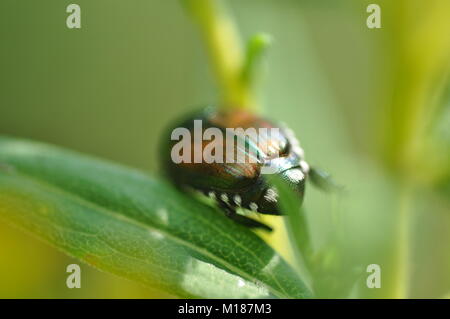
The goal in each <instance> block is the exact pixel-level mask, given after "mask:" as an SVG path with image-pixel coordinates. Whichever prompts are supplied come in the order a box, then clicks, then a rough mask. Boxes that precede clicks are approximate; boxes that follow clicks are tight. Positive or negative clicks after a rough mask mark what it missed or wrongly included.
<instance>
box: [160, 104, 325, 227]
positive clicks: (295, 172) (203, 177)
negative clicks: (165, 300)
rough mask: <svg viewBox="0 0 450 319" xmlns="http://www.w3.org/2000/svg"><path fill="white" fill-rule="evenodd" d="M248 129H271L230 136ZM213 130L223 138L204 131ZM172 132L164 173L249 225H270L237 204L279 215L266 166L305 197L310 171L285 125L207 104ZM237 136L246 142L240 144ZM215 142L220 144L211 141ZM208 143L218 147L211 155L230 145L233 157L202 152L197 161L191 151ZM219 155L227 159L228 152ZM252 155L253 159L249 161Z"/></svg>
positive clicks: (185, 188)
mask: <svg viewBox="0 0 450 319" xmlns="http://www.w3.org/2000/svg"><path fill="white" fill-rule="evenodd" d="M199 123H200V124H201V126H200V127H199V125H198V124H199ZM249 128H253V129H255V130H258V133H259V132H260V131H264V129H266V131H264V132H267V130H269V131H270V132H271V134H258V135H257V140H255V137H254V136H251V135H242V134H241V133H242V131H240V132H241V133H239V134H238V133H236V132H235V131H234V132H232V133H231V134H230V135H228V133H229V131H230V129H243V130H247V129H249ZM177 129H178V133H176V132H177V131H176V130H177ZM211 129H216V132H217V129H218V130H219V131H220V132H222V133H223V134H222V138H217V136H216V139H215V140H213V139H212V135H213V134H208V132H211ZM260 129H263V130H260ZM170 132H171V133H170V136H166V139H165V140H164V149H163V150H162V154H163V158H162V160H163V168H164V171H165V173H166V175H167V176H168V177H169V179H170V180H171V181H172V182H173V183H174V184H175V186H177V187H178V188H180V189H183V190H189V189H191V190H195V191H197V192H201V193H202V194H204V195H206V196H208V197H210V198H212V199H214V200H215V201H216V202H217V204H218V205H219V206H220V207H221V208H222V209H223V211H224V212H225V213H226V215H227V216H228V217H230V218H232V219H234V220H235V221H237V222H239V223H242V224H244V225H246V226H249V227H256V228H264V229H267V230H270V229H271V228H270V227H269V226H267V225H265V224H263V223H261V222H258V221H256V220H254V219H252V218H249V217H246V216H243V215H241V214H238V213H236V210H237V208H239V207H241V208H245V209H249V210H251V211H254V212H257V213H261V214H271V215H280V214H281V213H280V210H279V207H278V205H277V197H278V194H277V190H276V189H275V188H274V187H272V186H271V185H269V183H268V182H267V178H266V174H265V172H267V171H269V172H270V173H275V174H279V175H280V176H281V177H282V178H283V179H284V180H286V181H287V182H288V183H289V185H291V187H292V188H293V189H294V190H295V191H296V192H297V193H298V196H299V197H300V198H301V199H303V196H304V192H305V181H306V178H307V177H308V175H309V174H310V173H312V170H311V169H310V167H309V165H308V163H307V162H306V161H305V159H304V152H303V149H302V148H301V147H300V144H299V142H298V140H297V139H296V137H295V136H294V134H293V132H292V131H291V130H290V129H289V128H287V127H285V126H284V127H279V126H276V125H275V124H274V123H272V122H271V121H268V120H266V119H263V118H260V117H258V116H256V115H255V114H253V113H250V112H248V111H245V110H231V111H219V110H216V109H213V108H207V109H206V110H203V111H200V112H197V113H195V114H194V115H193V116H190V117H189V118H188V119H187V120H184V121H182V122H181V123H179V124H178V125H176V126H175V127H173V128H172V129H171V130H170ZM196 134H197V135H198V134H200V135H201V136H202V138H198V136H196ZM182 135H183V139H187V141H186V140H185V141H184V142H185V143H186V142H187V143H188V145H187V148H185V149H183V150H182V151H183V152H180V150H181V147H180V145H178V144H180V143H181V142H180V139H181V137H182ZM205 135H207V136H206V138H205ZM239 141H244V142H243V144H239ZM167 142H169V143H167ZM218 142H221V144H220V145H218V144H215V145H213V143H218ZM208 145H209V146H210V148H211V146H216V147H217V148H216V149H215V151H216V152H213V153H212V156H213V157H214V156H215V155H217V154H214V153H217V151H218V150H219V151H220V150H222V154H226V155H229V152H230V150H231V151H232V153H233V155H232V158H233V159H234V160H235V161H234V162H233V161H226V160H224V161H222V162H220V161H211V158H207V156H206V155H205V154H204V153H202V156H201V157H202V158H201V160H200V161H195V156H196V155H197V156H198V155H199V154H200V153H201V152H202V151H203V150H204V149H206V148H207V147H208ZM239 145H241V146H242V145H245V146H246V147H239ZM228 147H230V148H228ZM227 151H228V152H227ZM177 152H179V153H178V155H179V158H174V153H177ZM186 152H190V153H189V154H186ZM175 155H176V154H175ZM251 155H253V157H252V156H251ZM255 155H256V156H255ZM239 156H243V157H241V158H244V161H240V162H239V161H236V158H239ZM222 157H223V158H224V159H225V157H226V156H223V155H222ZM180 158H183V159H184V161H182V160H180ZM230 158H231V157H230ZM252 158H253V161H252V160H250V159H252ZM227 159H228V158H227ZM316 175H317V174H316Z"/></svg>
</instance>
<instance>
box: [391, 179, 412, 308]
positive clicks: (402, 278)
mask: <svg viewBox="0 0 450 319" xmlns="http://www.w3.org/2000/svg"><path fill="white" fill-rule="evenodd" d="M411 200H412V187H411V186H410V185H407V184H405V185H404V186H403V187H402V190H401V194H400V197H399V208H398V213H399V214H398V220H397V234H396V236H397V237H396V249H395V252H394V253H395V263H394V266H395V267H396V270H395V272H394V278H395V279H396V284H395V285H394V287H393V288H394V290H393V292H392V298H397V299H404V298H408V293H409V280H410V279H411V278H410V274H411V270H410V246H409V245H410V239H411V238H410V228H411V214H412V209H411Z"/></svg>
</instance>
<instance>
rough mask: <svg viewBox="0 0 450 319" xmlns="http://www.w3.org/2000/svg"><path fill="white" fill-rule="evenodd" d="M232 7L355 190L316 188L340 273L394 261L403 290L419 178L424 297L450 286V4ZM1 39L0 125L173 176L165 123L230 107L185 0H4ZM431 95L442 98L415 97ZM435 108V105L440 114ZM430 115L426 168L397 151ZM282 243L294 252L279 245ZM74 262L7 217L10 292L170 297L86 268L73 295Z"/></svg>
mask: <svg viewBox="0 0 450 319" xmlns="http://www.w3.org/2000/svg"><path fill="white" fill-rule="evenodd" d="M73 2H75V3H77V4H79V5H80V7H81V14H82V28H81V29H79V30H76V29H74V30H71V29H68V28H67V27H66V24H65V21H66V17H67V15H68V14H67V13H66V7H67V5H69V4H70V3H73ZM227 2H228V3H229V5H230V7H231V9H232V11H233V13H234V14H235V16H236V20H237V23H238V25H239V27H240V29H241V31H242V34H243V37H244V38H248V37H249V36H250V35H251V34H253V33H254V32H257V31H264V32H267V33H269V34H271V35H272V36H273V38H274V40H275V41H274V44H273V47H272V48H271V49H270V53H269V55H268V62H269V67H268V73H267V76H266V78H265V80H264V86H263V88H264V89H263V90H262V96H263V101H264V103H263V104H264V112H265V114H266V115H267V116H268V117H271V118H275V119H278V120H282V121H285V122H286V123H287V124H288V125H289V126H291V127H292V128H293V129H294V131H295V132H296V133H297V135H298V137H299V138H300V141H301V143H302V145H303V147H304V149H305V150H306V154H307V159H308V160H309V162H310V163H313V164H314V165H316V166H319V167H322V168H324V169H326V170H327V171H330V172H332V174H333V176H334V177H335V179H336V180H337V181H338V182H339V183H340V184H343V185H345V187H346V193H345V195H344V196H341V197H336V196H330V195H326V194H323V193H321V192H319V191H317V190H314V189H313V188H312V187H310V188H308V191H307V196H306V202H305V206H306V209H307V212H308V220H309V222H310V227H311V233H312V234H313V240H314V241H313V243H314V246H315V247H317V248H321V247H324V246H326V245H328V244H329V243H330V241H335V240H337V241H339V245H338V246H339V248H338V249H340V251H341V252H342V253H341V254H340V256H341V257H340V258H341V259H343V261H342V260H341V262H342V265H346V266H345V267H343V268H342V269H339V270H338V271H339V272H340V273H343V274H344V276H345V272H346V271H347V272H350V271H353V270H354V269H353V268H352V267H353V266H355V267H356V271H361V269H362V271H363V272H364V271H365V266H366V265H368V264H371V263H376V264H380V265H381V267H382V276H383V277H382V278H383V279H382V280H383V281H382V282H383V287H382V289H381V290H383V289H385V287H386V289H388V287H389V286H390V283H389V281H390V280H392V281H395V277H396V276H397V275H398V274H397V273H396V272H395V271H394V270H393V268H395V267H394V266H393V265H392V260H393V259H395V258H393V257H392V254H393V252H392V249H394V247H395V245H396V244H395V243H396V238H395V233H396V232H395V229H396V222H397V215H398V213H397V211H398V206H399V203H398V202H399V200H398V199H399V197H401V195H400V194H399V193H401V190H400V188H401V187H402V186H401V185H403V182H402V181H404V180H405V179H404V176H408V178H406V180H408V181H409V180H410V179H413V180H414V183H413V184H414V189H415V192H414V194H416V195H417V196H416V195H415V196H413V197H414V198H413V202H412V204H411V205H410V206H411V207H412V209H411V210H410V212H409V214H410V215H412V216H413V218H411V219H412V222H411V226H412V228H411V235H412V236H411V241H410V243H409V244H410V251H411V252H412V253H411V255H410V259H409V264H410V268H411V273H410V278H409V286H410V289H411V290H410V291H411V292H410V296H411V297H442V296H444V295H445V294H446V293H449V292H450V249H449V244H450V232H449V230H450V209H449V207H450V206H449V197H450V195H449V193H448V191H447V193H443V192H441V190H436V189H437V186H436V185H438V184H439V183H441V182H442V181H444V183H445V181H446V178H448V175H446V173H445V172H447V171H448V167H449V166H450V165H449V163H450V161H447V160H448V157H446V156H445V154H444V153H445V151H447V152H448V149H450V142H449V141H450V138H449V132H448V127H449V126H450V125H449V124H450V123H449V118H450V117H449V116H448V115H447V116H446V117H445V116H444V115H443V114H444V113H443V112H447V114H449V112H448V108H449V107H450V105H449V103H447V104H446V105H445V103H443V102H442V99H432V97H433V98H434V97H436V96H440V95H438V93H439V90H442V89H443V88H445V82H444V79H445V76H446V74H447V70H448V60H449V59H448V57H449V54H448V53H449V52H450V45H449V42H450V25H449V24H448V21H450V7H449V2H448V1H445V0H444V1H439V0H435V1H425V0H423V1H418V0H412V1H404V0H399V1H362V0H361V1H359V0H354V1H353V0H309V1H306V0H304V1H294V0H292V1H289V0H283V1H280V0H230V1H227ZM373 2H375V3H379V4H380V6H381V7H382V28H381V29H374V30H370V29H368V28H367V26H366V18H367V16H368V15H369V14H368V13H367V12H366V7H367V5H368V4H369V3H373ZM0 33H1V37H0V39H1V50H0V83H1V90H0V134H7V135H14V136H19V137H24V138H30V139H35V140H40V141H45V142H48V143H53V144H57V145H60V146H64V147H67V148H71V149H75V150H78V151H81V152H84V153H89V154H94V155H97V156H100V157H104V158H108V159H111V160H114V161H117V162H120V163H123V164H126V165H129V166H133V167H137V168H140V169H143V170H145V171H148V172H152V173H154V174H159V172H158V154H157V150H158V142H159V138H160V135H161V133H162V132H163V130H164V128H165V127H166V126H167V125H169V123H171V121H172V120H173V119H175V118H177V117H179V116H180V115H182V114H183V113H186V112H188V111H189V110H192V109H196V108H198V107H201V106H205V105H208V104H215V103H216V102H217V90H216V86H215V82H214V78H213V76H212V74H211V72H210V69H209V65H208V59H207V57H206V55H205V51H204V48H203V45H202V42H201V40H200V38H199V35H198V32H197V30H196V27H195V25H193V24H192V22H191V21H190V19H189V17H188V16H187V15H186V14H185V12H184V11H183V8H182V6H180V4H179V2H178V1H177V0H165V1H162V0H135V1H131V2H130V1H123V0H122V1H118V0H108V1H106V0H96V1H87V0H77V1H61V0H40V1H25V0H2V1H1V3H0ZM438 89H439V90H438ZM428 97H429V98H428ZM419 100H420V101H421V102H422V104H421V105H423V104H426V105H427V106H426V107H421V106H417V105H415V103H413V102H411V101H419ZM449 100H450V99H448V98H447V101H449ZM430 101H433V103H434V104H436V105H437V106H436V107H432V106H431V102H430ZM417 103H419V102H417ZM429 110H433V114H432V115H427V116H425V115H424V114H428V113H427V112H428V111H429ZM430 112H431V111H430ZM438 112H439V113H438ZM409 116H410V117H411V120H410V121H404V122H405V123H406V124H404V125H403V124H402V125H400V124H399V125H398V126H397V123H399V122H398V121H400V122H402V121H403V120H404V118H405V117H408V118H409ZM428 117H433V119H434V118H436V119H437V120H435V121H434V122H433V123H435V124H433V125H434V126H433V127H440V128H447V130H445V129H444V130H442V129H441V130H440V131H439V132H440V133H439V134H441V133H442V134H444V135H445V134H447V135H446V136H444V137H439V141H440V142H439V143H438V145H437V146H436V145H435V144H433V148H432V150H427V151H426V152H425V151H423V150H422V149H421V151H418V152H416V153H417V154H422V155H423V154H426V155H427V156H428V155H429V157H431V158H435V157H436V158H437V160H436V161H438V163H440V164H439V165H441V166H442V167H444V169H443V171H445V172H444V173H441V171H438V172H435V171H434V170H430V174H428V173H427V169H428V168H429V167H428V166H426V165H425V168H417V167H416V164H417V163H416V162H414V163H412V164H411V166H412V168H409V167H406V168H405V170H404V169H403V168H404V167H405V161H404V158H403V157H402V156H397V157H396V156H395V154H396V151H395V150H396V147H397V146H398V145H403V144H402V143H403V142H405V141H406V144H407V143H408V141H410V140H411V139H414V140H416V139H415V137H414V134H412V135H411V134H409V135H408V134H407V133H408V132H410V131H411V130H408V128H410V127H412V125H413V124H417V123H416V122H417V121H418V119H421V120H422V121H423V122H424V124H423V125H421V124H420V125H416V126H414V127H417V126H420V127H422V126H424V127H426V128H427V130H428V129H429V125H428V124H429V122H430V123H431V120H429V119H428ZM445 118H446V119H447V122H442V119H445ZM402 123H403V122H402ZM423 130H425V129H423ZM412 131H413V132H415V131H414V130H412ZM418 131H419V132H422V129H418ZM405 132H406V133H405ZM427 132H428V131H427ZM422 135H423V134H422ZM422 135H421V136H422ZM427 136H428V135H427ZM391 141H393V142H392V143H391ZM394 142H395V143H397V142H398V143H397V144H395V143H394ZM391 144H392V145H391ZM442 150H444V151H442ZM433 152H434V153H433ZM416 153H414V154H416ZM407 154H409V153H407ZM433 154H435V155H433ZM443 154H444V155H443ZM441 157H443V158H442V159H441ZM427 158H428V157H427ZM420 162H422V161H420ZM406 166H407V165H406ZM429 166H431V167H436V165H433V164H430V165H429ZM446 169H447V170H446ZM419 170H420V174H417V175H414V176H412V175H411V174H410V172H411V171H419ZM435 175H438V176H437V177H436V178H435ZM427 176H432V177H433V178H431V177H430V178H429V179H428V178H427ZM274 245H275V246H278V247H279V249H281V250H283V249H284V247H283V243H281V242H279V241H277V240H276V239H274ZM73 262H76V261H75V260H73V259H71V258H69V257H67V256H65V255H64V254H62V253H60V252H58V251H56V250H54V249H53V248H51V247H48V246H47V245H45V244H44V243H42V242H40V241H38V240H36V239H34V238H32V237H30V236H28V235H27V234H24V233H22V232H21V231H19V230H16V229H15V228H12V227H10V226H8V225H6V224H4V223H0V297H3V298H14V297H22V298H35V297H41V298H70V297H74V298H79V297H81V298H83V297H86V298H91V297H93V298H116V297H121V298H139V297H144V298H147V297H167V296H168V295H167V294H165V293H163V292H156V291H149V290H148V289H145V288H143V287H141V286H140V285H139V284H135V283H132V282H129V281H126V280H123V279H120V278H117V277H115V276H113V275H110V274H105V273H101V272H99V271H97V270H95V269H93V268H91V267H89V266H87V265H82V271H83V274H82V276H83V277H82V288H81V289H72V290H70V289H67V287H66V286H65V279H66V275H67V274H66V273H65V267H66V266H67V265H68V264H70V263H73ZM358 267H363V268H361V269H360V268H358ZM358 269H359V270H358ZM327 280H328V279H324V284H325V285H327V283H328V284H330V285H332V281H333V280H335V279H329V281H327ZM385 284H386V285H385ZM383 293H384V292H376V293H374V292H369V291H367V292H364V293H363V294H365V295H366V296H383ZM387 295H388V293H386V294H385V296H387ZM342 297H345V296H342Z"/></svg>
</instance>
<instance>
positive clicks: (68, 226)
mask: <svg viewBox="0 0 450 319" xmlns="http://www.w3.org/2000/svg"><path fill="white" fill-rule="evenodd" d="M0 163H1V164H0V217H1V218H4V219H6V220H7V221H9V222H11V223H13V224H16V225H18V226H20V227H21V228H23V229H25V230H28V231H29V232H31V233H34V234H36V235H37V236H38V237H40V238H42V239H44V240H46V241H47V242H49V243H50V244H52V245H53V246H55V247H57V248H59V249H61V250H62V251H64V252H66V253H68V254H70V255H72V256H74V257H77V258H79V259H81V260H83V261H85V262H87V263H88V264H90V265H92V266H95V267H97V268H99V269H102V270H105V271H109V272H112V273H114V274H117V275H119V276H122V277H126V278H129V279H132V280H136V281H138V282H141V283H143V284H145V285H148V286H151V287H154V288H159V289H162V290H165V291H168V292H171V293H173V294H176V295H178V296H180V297H204V298H247V297H248V298H277V297H278V298H305V297H310V296H311V295H310V292H309V290H308V289H307V288H306V287H305V285H304V284H303V282H302V280H301V279H300V278H299V277H298V275H297V273H296V272H295V271H294V270H293V269H292V268H291V267H290V266H289V265H288V264H287V263H286V262H285V261H284V260H283V259H282V258H281V257H280V256H279V255H278V254H277V253H276V252H275V251H274V250H273V249H272V248H270V247H269V246H268V245H267V244H266V243H265V242H264V241H263V240H262V239H260V238H259V237H257V236H256V235H255V234H254V233H252V232H251V231H249V230H248V229H246V228H244V227H242V226H240V225H237V224H235V223H234V222H233V221H231V220H228V219H227V218H226V217H224V216H223V214H222V213H221V212H219V211H217V210H216V209H214V208H212V207H210V206H207V205H205V204H203V203H200V202H199V201H197V200H195V199H193V198H191V197H189V196H186V195H184V194H181V193H179V192H178V191H176V190H174V189H173V188H172V187H171V186H169V185H167V184H166V183H165V182H163V181H161V180H158V179H155V178H152V177H150V176H148V175H146V174H144V173H142V172H139V171H137V170H133V169H129V168H126V167H123V166H120V165H117V164H113V163H110V162H106V161H102V160H98V159H95V158H92V157H89V156H86V155H81V154H78V153H75V152H72V151H67V150H62V149H60V148H57V147H54V146H49V145H46V144H41V143H36V142H30V141H24V140H20V139H15V138H10V137H0Z"/></svg>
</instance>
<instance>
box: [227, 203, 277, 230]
mask: <svg viewBox="0 0 450 319" xmlns="http://www.w3.org/2000/svg"><path fill="white" fill-rule="evenodd" d="M219 205H220V207H221V208H222V209H223V210H224V212H225V216H227V217H228V218H230V219H232V220H234V221H235V222H236V223H239V224H241V225H244V226H246V227H249V228H258V229H264V230H266V231H272V230H273V229H272V227H270V226H268V225H266V224H264V223H261V222H259V221H257V220H254V219H252V218H249V217H246V216H243V215H240V214H238V213H236V210H235V209H234V208H233V207H230V206H229V205H227V204H226V203H224V202H222V201H221V202H219Z"/></svg>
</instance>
